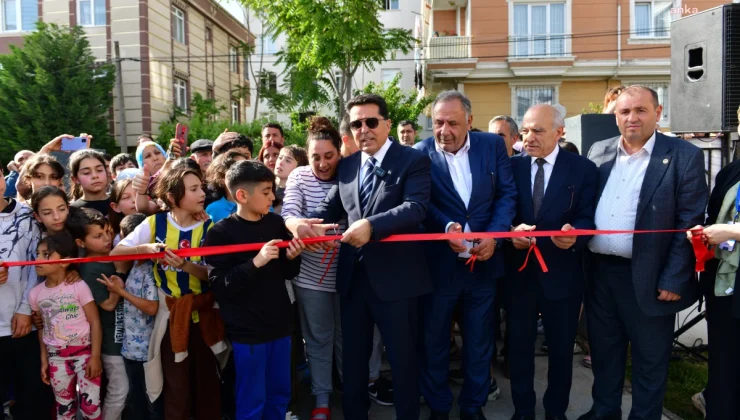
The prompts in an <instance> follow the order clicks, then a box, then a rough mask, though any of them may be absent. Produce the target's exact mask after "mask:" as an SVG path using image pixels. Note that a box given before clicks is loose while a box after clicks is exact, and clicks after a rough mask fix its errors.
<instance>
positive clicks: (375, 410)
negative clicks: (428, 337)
mask: <svg viewBox="0 0 740 420" xmlns="http://www.w3.org/2000/svg"><path fill="white" fill-rule="evenodd" d="M541 340H542V337H538V340H537V348H539V344H540V341H541ZM498 348H499V349H500V348H501V347H500V346H499V347H498ZM537 354H538V355H537V357H535V382H534V386H535V392H536V393H537V408H536V415H537V420H540V419H544V418H545V409H544V408H543V407H542V396H543V395H544V393H545V389H546V388H547V356H546V354H542V353H539V351H538V352H537ZM582 357H583V356H582V355H580V354H576V355H574V356H573V386H572V388H571V391H570V406H569V407H568V411H567V412H566V416H568V419H570V420H576V419H578V416H580V415H581V414H584V413H586V412H587V411H588V410H589V409H590V408H591V384H592V383H593V374H592V373H591V370H590V369H587V368H585V367H583V366H582V365H581V363H580V361H581V358H582ZM459 364H460V362H454V363H453V364H452V367H455V368H457V367H459ZM388 369H390V367H389V366H388V364H387V362H384V364H383V368H382V370H383V371H386V370H388ZM495 376H496V381H498V386H499V388H500V389H501V396H499V398H498V399H497V400H495V401H490V402H488V404H487V405H486V407H485V408H484V410H483V413H484V414H485V416H486V418H487V419H488V420H509V419H511V416H512V415H513V414H514V405H513V404H512V402H511V387H510V385H509V380H508V379H506V378H504V376H503V374H500V373H499V372H497V373H496V374H495ZM450 386H451V388H452V393H453V394H454V395H455V397H457V394H458V393H459V392H460V386H459V385H455V384H453V383H450ZM302 391H303V392H304V394H303V395H301V401H302V402H303V404H302V406H301V410H300V412H298V413H294V414H297V415H298V417H299V419H300V420H309V419H310V418H311V409H312V408H313V406H312V404H313V397H312V396H311V395H310V392H311V391H310V386H308V385H306V386H304V387H303V389H302ZM631 407H632V395H631V394H630V393H628V392H624V394H623V395H622V413H623V414H622V418H623V419H627V417H628V415H629V412H630V408H631ZM428 417H429V408H427V406H426V405H422V406H421V417H420V420H426V419H427V418H428ZM450 418H451V419H458V418H459V412H458V409H457V406H454V407H453V409H452V412H451V413H450ZM393 419H395V413H394V411H393V407H383V406H380V405H378V404H376V403H374V402H372V403H371V408H370V420H393ZM663 419H668V417H666V416H663ZM332 420H344V416H343V414H342V409H341V396H339V395H336V394H334V395H332Z"/></svg>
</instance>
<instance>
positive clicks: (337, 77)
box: [334, 70, 344, 89]
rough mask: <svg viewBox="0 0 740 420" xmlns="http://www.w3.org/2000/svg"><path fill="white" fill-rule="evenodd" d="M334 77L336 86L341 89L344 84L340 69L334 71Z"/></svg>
mask: <svg viewBox="0 0 740 420" xmlns="http://www.w3.org/2000/svg"><path fill="white" fill-rule="evenodd" d="M334 79H335V80H336V81H337V88H338V89H342V86H344V75H343V74H342V72H341V71H340V70H335V71H334Z"/></svg>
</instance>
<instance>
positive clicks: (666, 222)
mask: <svg viewBox="0 0 740 420" xmlns="http://www.w3.org/2000/svg"><path fill="white" fill-rule="evenodd" d="M614 112H615V113H616V115H617V125H618V126H619V132H620V133H621V136H619V137H614V138H612V139H608V140H603V141H600V142H597V143H594V145H593V146H591V150H590V151H589V153H588V158H589V159H591V160H592V161H593V162H594V163H596V166H598V168H599V169H598V171H599V189H598V199H597V204H596V215H595V219H594V220H595V222H596V228H597V229H607V230H633V229H634V230H674V229H690V228H692V227H693V226H696V225H698V224H701V223H702V222H703V221H704V209H705V208H706V205H707V195H708V194H707V182H706V176H705V175H704V154H703V153H702V151H701V149H699V148H698V147H696V146H694V145H692V144H691V143H689V142H687V141H685V140H682V139H678V138H673V137H667V136H664V135H663V134H661V133H660V132H656V131H655V127H656V122H657V121H658V120H660V114H661V112H662V107H661V106H660V105H659V103H658V94H657V93H656V92H655V91H654V90H652V89H650V88H648V87H643V86H630V87H628V88H627V89H625V90H624V91H622V93H621V94H620V95H619V97H618V98H617V104H616V108H615V111H614ZM588 248H589V252H587V253H586V258H585V262H586V264H585V266H586V275H587V279H586V311H587V315H588V316H587V318H586V320H587V323H588V336H589V337H588V338H589V345H590V346H591V356H592V360H593V372H594V386H593V390H592V392H591V395H592V397H593V400H594V402H593V406H592V409H591V410H590V411H589V412H588V413H586V414H584V415H583V416H581V417H580V419H579V420H597V419H603V420H612V419H614V420H618V419H621V418H622V415H621V404H622V388H623V386H624V372H625V365H626V360H627V348H628V345H629V344H630V343H631V344H632V347H631V354H632V390H633V392H632V411H631V412H630V419H644V420H657V419H660V418H661V416H662V411H663V410H662V408H663V397H664V396H665V390H666V381H667V379H668V363H669V361H670V357H671V348H672V346H673V324H674V319H675V314H676V313H677V312H679V311H681V310H683V309H685V308H687V307H689V306H691V305H692V304H693V303H694V302H695V301H696V299H697V295H698V287H697V282H696V276H695V273H694V263H695V258H694V253H693V251H692V248H691V244H690V243H689V242H688V241H687V240H686V236H685V234H683V233H644V234H636V235H599V236H595V237H594V238H593V239H592V240H591V242H590V243H589V245H588Z"/></svg>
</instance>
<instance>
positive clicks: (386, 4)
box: [382, 0, 401, 11]
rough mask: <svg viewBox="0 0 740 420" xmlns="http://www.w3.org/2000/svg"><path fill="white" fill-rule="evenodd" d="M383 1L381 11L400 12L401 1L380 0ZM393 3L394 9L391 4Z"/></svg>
mask: <svg viewBox="0 0 740 420" xmlns="http://www.w3.org/2000/svg"><path fill="white" fill-rule="evenodd" d="M382 1H383V10H385V11H388V10H401V0H382ZM394 2H395V4H396V7H393V3H394Z"/></svg>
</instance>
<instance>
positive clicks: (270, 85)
mask: <svg viewBox="0 0 740 420" xmlns="http://www.w3.org/2000/svg"><path fill="white" fill-rule="evenodd" d="M260 89H262V91H263V92H270V93H272V92H276V91H277V75H276V74H275V73H273V72H271V71H263V72H262V75H261V76H260Z"/></svg>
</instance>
